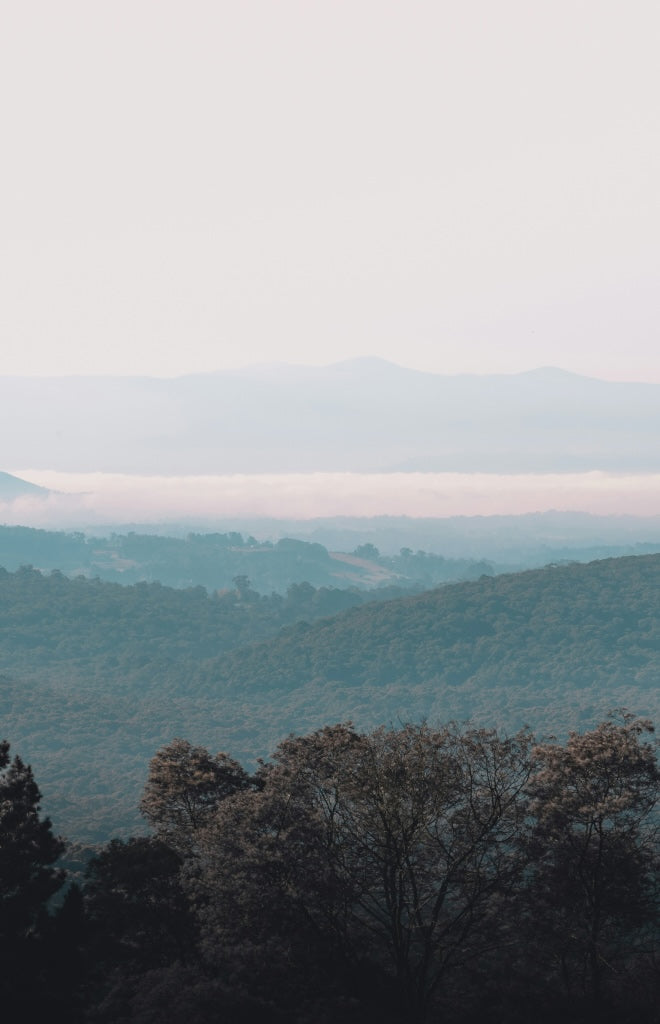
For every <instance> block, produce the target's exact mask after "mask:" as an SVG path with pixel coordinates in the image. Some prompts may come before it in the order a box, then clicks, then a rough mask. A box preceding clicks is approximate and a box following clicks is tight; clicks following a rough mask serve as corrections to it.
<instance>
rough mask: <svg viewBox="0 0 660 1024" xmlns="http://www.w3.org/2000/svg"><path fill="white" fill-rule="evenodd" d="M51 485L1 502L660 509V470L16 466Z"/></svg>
mask: <svg viewBox="0 0 660 1024" xmlns="http://www.w3.org/2000/svg"><path fill="white" fill-rule="evenodd" d="M14 472H15V473H16V475H18V476H20V477H22V478H23V479H25V480H29V481H31V482H32V483H35V484H39V485H41V486H42V487H47V488H49V489H50V490H51V494H49V495H48V496H47V497H45V498H34V497H23V498H18V499H16V500H14V501H11V502H5V503H2V504H0V520H1V521H2V522H4V523H7V524H21V525H27V526H41V527H58V528H74V527H84V526H94V524H96V523H99V524H100V523H122V522H131V523H141V522H144V523H146V522H154V521H159V522H167V521H168V520H170V521H172V520H181V519H188V518H190V519H197V520H200V519H203V520H214V519H217V520H221V519H224V518H232V517H240V516H245V517H246V518H247V517H249V518H251V519H253V518H256V517H260V516H263V517H281V518H296V519H308V518H314V517H318V516H339V515H350V516H375V515H408V516H425V517H426V516H440V517H442V516H455V515H470V516H473V515H497V514H501V515H511V514H519V513H526V512H541V511H546V510H548V509H557V510H573V511H584V512H591V513H594V514H601V515H608V514H617V515H625V514H628V515H640V516H649V515H656V514H658V513H659V512H660V474H645V475H632V474H631V475H615V474H607V473H602V472H593V473H575V474H517V475H506V476H504V475H496V474H486V473H475V474H461V473H387V474H358V473H310V474H303V473H294V474H277V475H276V474H272V475H266V474H259V475H241V474H234V475H228V476H129V475H124V474H109V473H58V472H52V471H44V470H39V471H36V470H29V469H26V470H15V471H14Z"/></svg>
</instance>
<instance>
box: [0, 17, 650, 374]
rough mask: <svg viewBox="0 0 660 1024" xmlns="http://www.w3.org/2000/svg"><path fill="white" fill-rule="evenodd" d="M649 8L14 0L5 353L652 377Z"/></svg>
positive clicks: (127, 364)
mask: <svg viewBox="0 0 660 1024" xmlns="http://www.w3.org/2000/svg"><path fill="white" fill-rule="evenodd" d="M659 42H660V5H658V2H657V0H648V2H646V0H628V2H627V3H625V4H624V3H622V2H621V0H553V2H552V3H550V2H538V0H536V2H535V0H531V2H530V0H498V2H493V0H460V2H459V0H451V2H445V0H429V2H415V0H406V2H405V3H404V2H397V3H391V2H388V0H347V2H343V0H306V2H302V0H301V2H294V0H267V2H266V0H231V2H228V0H225V2H223V0H186V2H185V3H184V2H183V0H174V2H172V0H149V2H146V0H112V2H110V0H106V2H100V0H78V2H75V0H57V2H53V0H6V2H5V3H4V4H2V9H1V12H0V97H1V99H0V104H1V105H2V111H1V113H2V120H1V124H2V151H3V155H2V160H1V161H0V190H1V191H0V195H1V197H2V202H1V206H0V289H1V294H0V346H1V347H0V353H1V358H0V372H1V373H5V374H7V373H21V374H23V373H25V374H35V373H41V374H51V373H142V374H156V375H175V374H180V373H185V372H193V371H200V370H214V369H220V368H224V367H229V366H239V365H245V364H248V363H251V362H260V361H274V360H283V361H289V362H302V363H328V362H333V361H336V360H339V359H344V358H348V357H350V356H353V355H367V354H374V355H380V356H383V357H385V358H388V359H391V360H393V361H395V362H399V363H403V364H405V365H408V366H414V367H417V368H420V369H427V370H434V371H438V372H461V371H479V372H488V371H518V370H526V369H529V368H532V367H535V366H539V365H545V364H554V365H560V366H563V367H565V368H567V369H571V370H574V371H577V372H582V373H588V374H591V375H593V376H602V377H619V378H627V379H649V380H650V379H653V380H660V355H659V354H658V353H659V352H660V345H659V344H658V341H659V339H658V326H659V322H660V308H659V307H660V299H659V298H658V295H659V289H658V271H659V270H660V201H659V199H658V182H659V181H660V159H659V156H660V124H659V117H658V109H659V100H658V97H659V96H660V61H658V46H659Z"/></svg>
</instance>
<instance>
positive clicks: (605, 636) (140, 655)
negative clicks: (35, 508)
mask: <svg viewBox="0 0 660 1024" xmlns="http://www.w3.org/2000/svg"><path fill="white" fill-rule="evenodd" d="M298 596H299V597H301V598H302V600H301V601H300V602H299V603H298V605H297V606H296V608H295V609H291V612H292V614H293V615H294V617H295V619H297V621H295V622H294V623H293V624H292V625H289V626H286V627H285V628H284V629H281V630H280V631H279V632H278V633H276V634H273V630H276V629H278V627H279V625H281V624H282V622H283V621H286V620H282V619H281V618H280V620H279V622H278V621H277V616H275V617H274V618H271V621H270V623H267V622H266V619H267V616H266V618H264V616H265V614H266V607H265V605H264V604H262V603H261V602H262V601H263V599H261V600H258V601H257V602H256V604H255V605H254V608H252V607H250V602H249V601H248V602H243V601H242V600H240V599H239V600H236V595H234V597H233V599H232V600H231V601H229V602H228V603H227V608H226V611H223V609H222V601H219V600H218V599H217V598H216V599H213V598H211V597H209V595H207V594H206V593H205V592H204V591H203V590H202V589H201V588H197V589H195V590H192V591H175V590H172V589H170V588H167V587H161V586H159V585H157V584H153V585H147V584H138V585H136V586H133V587H121V586H118V585H116V584H108V583H103V582H101V581H99V580H91V581H90V580H84V579H77V580H68V579H67V578H66V577H64V576H62V575H60V574H54V575H51V576H42V575H41V574H40V573H37V572H35V571H34V570H21V571H20V572H18V573H15V574H10V573H3V574H0V621H1V622H2V630H1V631H0V671H2V672H3V673H4V676H3V678H2V681H1V685H0V721H2V732H3V735H5V736H6V737H7V738H8V739H9V740H10V741H11V743H12V744H13V746H14V748H15V749H16V750H19V751H20V752H21V754H22V756H24V758H25V759H26V760H29V761H31V762H32V763H33V766H34V768H35V772H36V774H37V777H38V779H39V781H40V785H41V788H42V789H43V791H44V796H45V806H46V809H47V811H48V812H49V813H50V814H51V815H52V816H53V818H54V820H55V823H56V827H57V828H58V829H59V830H61V831H64V832H67V833H68V834H69V836H71V837H74V838H78V839H86V840H102V839H106V838H107V837H108V836H110V835H113V834H117V833H123V834H130V833H132V832H135V830H136V829H137V828H139V817H138V815H137V811H136V806H137V801H138V798H139V794H140V790H141V787H142V785H143V782H144V779H145V776H146V770H147V764H148V760H149V758H150V757H151V756H152V755H153V753H154V752H155V750H156V749H157V748H158V747H159V746H161V745H162V744H164V743H166V742H168V741H169V740H171V739H172V737H173V736H175V735H179V736H183V737H185V738H186V739H188V740H190V741H191V742H194V743H199V744H203V745H205V746H207V747H209V748H211V749H212V750H219V749H223V750H227V751H229V752H230V753H231V754H232V755H233V756H235V757H238V758H239V759H241V760H243V761H244V762H245V763H250V762H254V760H255V759H256V758H258V757H263V756H267V755H268V753H269V752H270V751H271V750H272V749H273V748H274V747H275V745H276V744H277V742H278V741H279V740H280V739H281V738H282V737H283V736H284V735H286V734H287V733H288V732H290V731H296V732H307V731H308V730H310V729H313V728H316V727H319V726H321V725H325V724H327V723H330V722H333V721H338V720H346V719H348V718H351V719H353V720H354V721H355V723H356V725H358V726H359V727H361V728H368V727H371V726H373V725H376V724H379V723H383V722H385V723H389V722H393V723H396V722H401V721H412V720H414V721H418V720H420V719H422V718H424V717H427V718H428V719H430V720H431V721H446V720H448V719H451V718H459V719H463V718H467V717H471V718H472V719H473V720H474V721H475V722H478V723H480V724H484V725H493V726H498V727H501V728H504V729H507V730H513V729H516V728H518V727H519V726H520V725H522V724H524V723H528V724H529V725H530V726H531V727H532V728H534V729H535V731H536V732H537V733H539V734H543V733H550V732H554V733H557V734H563V733H566V732H567V731H568V730H569V729H571V728H578V727H579V728H583V727H587V726H589V725H592V724H594V723H596V722H598V721H600V720H601V719H602V718H603V717H604V715H605V714H606V713H607V711H608V710H610V709H612V708H614V707H620V706H627V707H628V708H629V709H630V710H631V711H634V712H635V713H638V714H648V715H650V716H651V717H653V718H658V717H659V716H658V712H660V689H659V687H658V679H659V678H660V555H648V556H642V557H630V558H620V559H607V560H603V561H598V562H593V563H590V564H587V565H567V566H556V567H548V568H545V569H541V570H533V571H529V572H525V573H519V574H513V575H501V576H497V577H484V578H482V579H480V580H477V581H474V582H468V583H460V584H450V585H448V586H445V587H442V588H440V589H438V590H434V591H429V592H426V593H424V594H420V595H418V596H416V597H408V598H401V599H397V600H394V601H385V602H382V603H380V602H379V603H374V604H369V605H363V606H361V607H355V608H352V609H348V610H346V611H344V612H342V613H340V614H338V615H334V616H332V617H330V618H325V619H323V620H319V621H317V622H313V621H311V620H312V618H313V614H312V613H313V607H312V605H311V604H310V603H309V602H310V601H313V599H314V594H313V591H312V593H309V594H307V595H306V594H305V592H304V588H303V591H302V592H299V594H298ZM306 602H307V603H306ZM289 621H291V619H290V620H289ZM223 623H224V625H222V624H223ZM221 625H222V630H221V628H220V627H221ZM265 629H268V630H269V631H270V632H271V636H270V637H269V638H266V637H265V635H264V630H265ZM223 631H224V632H223ZM224 636H230V637H231V639H230V640H223V637H224ZM260 638H261V640H260ZM259 640H260V642H256V641H259ZM220 644H221V646H220V647H219V645H220ZM237 645H241V646H240V648H237Z"/></svg>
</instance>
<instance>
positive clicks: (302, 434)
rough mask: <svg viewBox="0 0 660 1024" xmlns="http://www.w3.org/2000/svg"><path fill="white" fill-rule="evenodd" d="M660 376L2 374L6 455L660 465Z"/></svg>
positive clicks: (204, 466)
mask: <svg viewBox="0 0 660 1024" xmlns="http://www.w3.org/2000/svg"><path fill="white" fill-rule="evenodd" d="M659 432H660V384H649V383H622V382H606V381H601V380H595V379H592V378H587V377H581V376H577V375H575V374H571V373H567V372H565V371H562V370H559V369H555V368H543V369H538V370H534V371H531V372H527V373H521V374H514V375H506V374H501V375H483V376H480V375H460V376H449V375H442V374H431V373H422V372H418V371H415V370H410V369H405V368H403V367H399V366H395V365H394V364H392V363H388V362H386V361H383V360H380V359H357V360H351V361H349V362H344V363H337V364H335V365H332V366H327V367H301V366H287V365H273V366H270V365H269V366H258V367H251V368H249V369H246V370H240V371H239V370H232V371H223V372H220V373H210V374H197V375H190V376H185V377H178V378H172V379H164V378H148V377H85V376H79V377H78V376H69V377H7V376H5V377H0V437H2V438H3V439H4V443H3V446H2V448H1V449H0V464H2V465H4V466H6V467H8V468H10V469H18V468H20V467H26V466H31V467H33V468H48V469H53V470H60V471H69V472H88V471H89V472H91V471H105V472H124V473H126V472H129V473H141V474H154V473H155V474H207V473H208V474H222V473H270V472H273V473H285V472H301V473H308V472H317V471H318V472H320V471H326V472H332V471H340V472H341V471H347V472H351V471H352V472H363V473H364V472H367V473H370V472H393V471H404V472H409V471H420V472H441V471H452V472H456V471H461V472H497V473H511V472H521V473H525V472H536V473H539V472H570V471H589V470H594V469H600V470H607V471H629V472H632V471H634V472H649V471H656V470H658V469H660V451H659V450H658V445H657V437H658V434H659Z"/></svg>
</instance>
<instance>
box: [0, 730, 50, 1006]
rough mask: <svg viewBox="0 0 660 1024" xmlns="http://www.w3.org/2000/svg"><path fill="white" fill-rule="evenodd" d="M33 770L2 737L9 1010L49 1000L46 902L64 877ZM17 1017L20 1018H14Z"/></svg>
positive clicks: (3, 932) (5, 996)
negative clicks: (42, 812) (11, 751)
mask: <svg viewBox="0 0 660 1024" xmlns="http://www.w3.org/2000/svg"><path fill="white" fill-rule="evenodd" d="M40 801H41V794H40V792H39V789H38V787H37V784H36V782H35V781H34V777H33V775H32V769H31V768H30V766H29V765H26V764H24V762H23V761H22V760H21V758H20V757H18V756H16V757H14V758H13V759H12V760H10V757H9V743H7V741H6V740H3V741H2V742H0V957H1V958H2V966H3V969H2V972H1V973H0V996H1V998H2V1006H3V1010H4V1011H5V1014H6V1015H7V1018H8V1019H11V1018H12V1013H11V1012H10V1010H14V1011H15V1013H16V1014H18V1013H21V1014H24V1012H25V1010H26V1007H31V1008H32V1009H36V1007H38V1006H40V1005H42V1001H43V1004H44V1005H45V1000H46V998H47V994H46V993H45V992H44V977H45V973H46V961H47V955H46V942H47V939H46V937H47V935H48V932H49V924H50V920H49V915H48V910H47V904H48V901H49V900H50V898H51V896H53V894H54V893H56V892H57V890H58V889H59V888H60V886H61V885H62V883H63V881H64V873H63V872H62V871H58V870H57V869H56V868H55V867H54V866H53V865H54V864H55V862H56V861H57V859H58V857H59V856H60V855H61V853H62V852H63V850H64V844H63V842H62V841H61V840H60V839H58V838H57V837H56V836H54V835H53V833H52V828H51V823H50V821H49V819H48V818H41V817H40V813H39V812H40ZM14 1019H19V1018H18V1017H15V1018H14Z"/></svg>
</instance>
